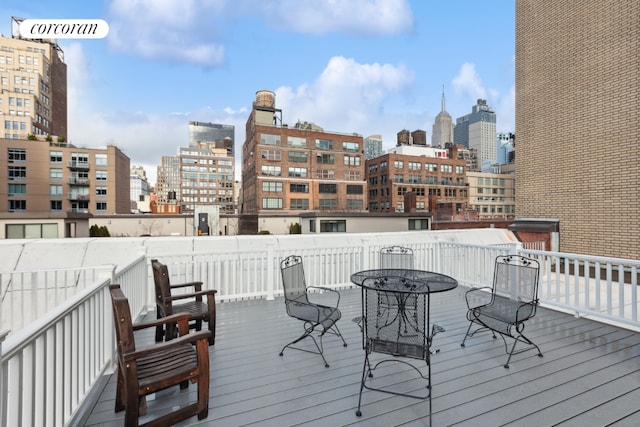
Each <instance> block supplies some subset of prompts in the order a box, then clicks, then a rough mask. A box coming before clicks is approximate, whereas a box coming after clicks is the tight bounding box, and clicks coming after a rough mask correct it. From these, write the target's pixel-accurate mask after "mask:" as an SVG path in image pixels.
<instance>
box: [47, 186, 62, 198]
mask: <svg viewBox="0 0 640 427" xmlns="http://www.w3.org/2000/svg"><path fill="white" fill-rule="evenodd" d="M49 195H51V196H62V185H50V186H49Z"/></svg>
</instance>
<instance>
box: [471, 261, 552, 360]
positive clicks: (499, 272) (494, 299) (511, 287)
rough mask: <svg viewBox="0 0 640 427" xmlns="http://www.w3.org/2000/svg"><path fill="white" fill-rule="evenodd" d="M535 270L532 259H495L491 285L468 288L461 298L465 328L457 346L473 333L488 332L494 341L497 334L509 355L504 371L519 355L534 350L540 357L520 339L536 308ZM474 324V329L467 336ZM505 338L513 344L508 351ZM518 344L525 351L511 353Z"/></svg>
mask: <svg viewBox="0 0 640 427" xmlns="http://www.w3.org/2000/svg"><path fill="white" fill-rule="evenodd" d="M539 270H540V264H539V263H538V261H536V260H535V259H532V258H527V257H523V256H519V255H507V256H498V257H497V258H496V260H495V269H494V273H493V285H492V286H491V287H489V286H485V287H481V288H471V289H469V290H468V291H467V292H466V294H465V299H466V301H467V307H468V311H467V319H468V320H469V327H468V328H467V333H466V334H465V336H464V339H463V340H462V343H461V344H460V345H461V346H462V347H464V345H465V342H466V340H467V338H469V337H472V336H473V335H474V334H475V333H476V332H478V331H483V330H489V331H491V333H492V335H493V338H494V339H495V338H497V337H496V333H498V334H499V335H500V337H501V338H502V340H503V342H504V347H505V351H506V352H507V354H508V355H509V356H508V357H507V361H506V363H505V364H504V367H505V368H508V367H509V361H510V360H511V356H513V355H514V354H518V353H522V352H523V351H527V350H531V349H534V348H535V349H536V350H538V356H539V357H542V352H541V351H540V347H538V346H537V345H536V344H535V343H534V342H533V341H531V340H530V339H529V338H527V337H526V336H525V335H524V326H525V322H527V321H528V320H529V319H531V318H532V317H533V316H535V314H536V308H537V306H538V272H539ZM474 323H475V324H476V325H478V328H477V329H476V330H474V331H473V332H471V327H472V326H473V324H474ZM505 337H510V338H513V340H514V341H513V345H512V346H511V350H509V347H508V345H507V341H506V339H505ZM518 343H524V344H525V347H524V348H521V349H519V350H518V351H515V349H516V344H518Z"/></svg>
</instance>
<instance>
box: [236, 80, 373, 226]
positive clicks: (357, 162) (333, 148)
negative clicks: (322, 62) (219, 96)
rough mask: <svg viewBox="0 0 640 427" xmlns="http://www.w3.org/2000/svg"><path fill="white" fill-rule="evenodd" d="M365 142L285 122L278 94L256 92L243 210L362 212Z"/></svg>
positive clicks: (354, 136)
mask: <svg viewBox="0 0 640 427" xmlns="http://www.w3.org/2000/svg"><path fill="white" fill-rule="evenodd" d="M363 144H364V141H363V138H362V136H361V135H357V134H342V133H335V132H325V131H323V130H322V129H321V128H319V127H318V126H315V125H313V124H311V123H298V124H296V125H295V126H294V127H289V126H287V125H285V124H282V118H281V110H278V109H276V108H275V94H274V93H273V92H270V91H258V92H257V94H256V101H255V102H254V103H253V109H252V111H251V114H250V116H249V118H248V120H247V124H246V140H245V142H244V145H243V147H242V197H241V199H242V200H241V204H242V207H241V210H240V212H241V213H244V214H260V213H273V212H274V211H281V212H287V213H291V214H292V215H299V214H300V213H303V212H306V211H325V212H340V211H364V210H365V208H366V202H365V200H366V194H365V193H366V183H365V181H364V147H363Z"/></svg>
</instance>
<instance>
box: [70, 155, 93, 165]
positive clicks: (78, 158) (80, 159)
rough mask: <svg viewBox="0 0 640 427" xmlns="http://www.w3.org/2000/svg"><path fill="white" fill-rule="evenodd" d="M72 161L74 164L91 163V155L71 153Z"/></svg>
mask: <svg viewBox="0 0 640 427" xmlns="http://www.w3.org/2000/svg"><path fill="white" fill-rule="evenodd" d="M71 161H72V162H74V163H89V153H71Z"/></svg>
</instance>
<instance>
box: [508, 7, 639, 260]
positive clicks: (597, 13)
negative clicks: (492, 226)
mask: <svg viewBox="0 0 640 427" xmlns="http://www.w3.org/2000/svg"><path fill="white" fill-rule="evenodd" d="M638 52H640V2H638V1H601V0H584V1H580V2H558V1H553V0H517V1H516V85H515V87H516V130H517V134H518V154H517V156H516V159H515V166H516V205H517V212H518V218H520V219H521V221H519V222H518V221H517V223H516V224H515V228H514V230H515V231H517V232H518V233H526V232H531V231H535V230H543V229H544V227H548V228H551V229H554V230H555V231H556V232H558V233H559V249H557V250H562V251H563V252H575V253H587V254H590V255H600V256H610V257H619V258H632V259H639V258H640V245H638V241H640V203H639V201H640V186H639V184H640V167H638V165H639V164H640V158H639V157H640V152H639V151H638V146H639V144H638V142H639V140H638V123H640V108H638V100H640V71H639V70H640V56H639V55H638ZM576 149H578V150H579V151H580V152H582V151H583V150H586V151H584V152H583V153H582V154H580V153H579V152H577V151H576ZM518 218H516V219H518ZM527 224H529V226H528V225H527Z"/></svg>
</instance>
